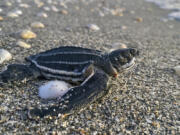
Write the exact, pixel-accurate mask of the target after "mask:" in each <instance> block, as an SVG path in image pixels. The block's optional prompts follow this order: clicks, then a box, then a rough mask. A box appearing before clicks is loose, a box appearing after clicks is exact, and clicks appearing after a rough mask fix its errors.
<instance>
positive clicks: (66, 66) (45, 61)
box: [0, 46, 139, 117]
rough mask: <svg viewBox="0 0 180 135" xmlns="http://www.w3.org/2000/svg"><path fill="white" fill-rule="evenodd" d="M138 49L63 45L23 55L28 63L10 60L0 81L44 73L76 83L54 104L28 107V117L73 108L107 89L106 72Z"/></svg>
mask: <svg viewBox="0 0 180 135" xmlns="http://www.w3.org/2000/svg"><path fill="white" fill-rule="evenodd" d="M138 54H139V51H137V50H136V49H133V48H126V49H118V50H114V51H112V52H110V53H103V52H101V51H99V50H92V49H87V48H81V47H73V46H63V47H59V48H55V49H52V50H48V51H45V52H42V53H39V54H36V55H32V56H30V57H28V58H26V60H27V61H29V62H30V64H29V65H22V64H11V65H9V66H8V67H7V70H5V71H4V72H2V73H1V74H0V81H1V82H2V83H10V82H18V81H20V82H22V81H25V80H26V81H27V80H32V79H36V78H38V77H44V78H46V79H59V80H64V81H68V82H70V83H73V84H76V86H75V87H72V88H70V89H69V91H68V92H67V93H66V94H65V95H63V96H62V97H61V98H60V100H58V104H57V105H55V106H51V107H49V108H47V109H45V108H42V109H39V108H35V109H32V110H29V113H28V114H29V117H33V116H40V117H43V116H45V115H49V114H50V115H58V114H59V113H62V114H64V113H69V112H76V111H78V110H79V109H80V108H84V107H86V106H87V105H88V104H90V103H92V102H94V101H95V100H97V99H99V98H101V97H102V96H104V95H105V94H106V93H107V91H108V90H107V83H108V80H109V77H110V76H113V77H116V76H117V75H118V73H120V72H124V71H125V70H129V69H130V68H131V67H133V66H134V64H135V57H136V56H137V55H138Z"/></svg>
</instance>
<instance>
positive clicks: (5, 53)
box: [0, 49, 12, 64]
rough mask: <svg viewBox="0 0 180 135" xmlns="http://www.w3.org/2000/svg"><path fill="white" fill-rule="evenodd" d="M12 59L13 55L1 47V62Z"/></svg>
mask: <svg viewBox="0 0 180 135" xmlns="http://www.w3.org/2000/svg"><path fill="white" fill-rule="evenodd" d="M11 59H12V55H11V54H10V53H9V52H8V51H7V50H5V49H0V64H2V63H3V62H4V61H8V60H11Z"/></svg>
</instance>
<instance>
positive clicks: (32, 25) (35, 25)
mask: <svg viewBox="0 0 180 135" xmlns="http://www.w3.org/2000/svg"><path fill="white" fill-rule="evenodd" d="M31 27H33V28H44V27H45V26H44V24H43V23H41V22H33V23H31Z"/></svg>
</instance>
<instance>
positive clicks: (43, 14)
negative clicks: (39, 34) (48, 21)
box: [37, 12, 48, 18]
mask: <svg viewBox="0 0 180 135" xmlns="http://www.w3.org/2000/svg"><path fill="white" fill-rule="evenodd" d="M37 16H39V17H44V18H47V17H48V15H47V14H46V13H44V12H40V13H38V14H37Z"/></svg>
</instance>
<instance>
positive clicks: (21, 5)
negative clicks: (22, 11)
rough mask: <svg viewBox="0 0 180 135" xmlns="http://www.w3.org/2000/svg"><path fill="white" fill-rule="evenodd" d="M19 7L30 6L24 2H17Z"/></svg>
mask: <svg viewBox="0 0 180 135" xmlns="http://www.w3.org/2000/svg"><path fill="white" fill-rule="evenodd" d="M19 6H20V7H23V8H29V7H30V6H29V5H28V4H25V3H21V4H19Z"/></svg>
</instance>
